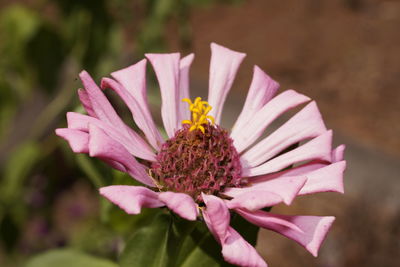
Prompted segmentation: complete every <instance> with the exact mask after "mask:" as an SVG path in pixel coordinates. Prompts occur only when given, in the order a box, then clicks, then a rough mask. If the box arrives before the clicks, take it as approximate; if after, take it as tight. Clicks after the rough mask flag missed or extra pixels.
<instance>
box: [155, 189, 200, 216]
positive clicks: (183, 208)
mask: <svg viewBox="0 0 400 267" xmlns="http://www.w3.org/2000/svg"><path fill="white" fill-rule="evenodd" d="M158 199H159V200H161V201H162V202H164V203H165V205H166V206H167V207H168V208H169V209H170V210H172V211H173V212H175V213H176V214H178V215H179V216H181V217H182V218H184V219H186V220H189V221H195V220H196V218H197V215H198V208H197V204H196V203H195V202H194V200H193V198H192V197H190V196H189V195H187V194H184V193H175V192H161V193H159V194H158Z"/></svg>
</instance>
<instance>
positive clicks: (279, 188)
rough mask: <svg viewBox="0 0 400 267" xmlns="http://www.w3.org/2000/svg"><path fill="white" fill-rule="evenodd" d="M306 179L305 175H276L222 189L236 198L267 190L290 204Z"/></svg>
mask: <svg viewBox="0 0 400 267" xmlns="http://www.w3.org/2000/svg"><path fill="white" fill-rule="evenodd" d="M306 181H307V178H306V177H305V176H295V177H278V178H275V179H270V180H264V181H262V182H258V183H252V184H251V185H250V186H248V187H242V188H237V187H235V188H228V189H227V190H225V191H224V194H225V195H227V196H229V197H233V198H236V197H241V195H243V194H248V193H253V194H254V195H255V194H256V193H257V192H260V191H268V192H271V193H274V194H276V195H278V196H279V197H280V198H281V199H282V200H283V202H284V203H285V204H286V205H290V204H291V203H292V201H293V200H294V198H295V197H296V196H297V194H298V193H299V191H300V190H301V188H302V187H303V186H304V184H305V183H306ZM266 206H268V205H266Z"/></svg>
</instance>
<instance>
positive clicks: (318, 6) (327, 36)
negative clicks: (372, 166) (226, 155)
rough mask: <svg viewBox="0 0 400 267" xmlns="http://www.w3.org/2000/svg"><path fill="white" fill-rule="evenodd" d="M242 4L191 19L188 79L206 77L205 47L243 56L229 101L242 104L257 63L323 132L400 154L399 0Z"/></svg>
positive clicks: (203, 12)
mask: <svg viewBox="0 0 400 267" xmlns="http://www.w3.org/2000/svg"><path fill="white" fill-rule="evenodd" d="M243 2H244V3H243V4H238V5H233V6H230V5H222V4H221V5H219V6H216V7H215V6H213V7H212V8H206V9H200V10H196V13H193V14H192V23H193V35H194V41H193V49H191V50H192V51H194V52H195V54H196V59H195V63H194V65H193V69H192V80H200V81H207V80H208V66H209V55H210V52H209V44H210V42H216V43H219V44H222V45H225V46H227V47H229V48H231V49H234V50H237V51H241V52H245V53H247V58H246V59H245V61H244V63H243V64H242V67H241V69H240V70H239V74H238V77H237V79H236V81H235V84H234V87H233V89H232V92H233V96H231V97H233V98H243V99H244V97H245V95H244V94H245V93H246V92H247V89H248V86H249V83H250V78H251V71H252V66H253V65H254V64H257V65H258V66H260V67H261V68H262V69H263V70H264V71H266V72H267V73H268V74H269V75H270V76H272V77H273V78H274V79H275V80H277V81H278V82H279V83H280V84H281V88H282V90H284V89H288V88H294V89H296V90H298V91H299V92H301V93H304V94H306V95H308V96H310V97H312V98H313V99H315V100H316V101H317V103H318V105H319V107H320V109H321V112H322V114H323V116H324V118H325V119H326V121H327V125H328V127H330V128H333V129H335V130H337V131H339V132H340V133H341V134H343V135H346V136H349V137H351V138H352V139H353V140H355V141H357V142H360V143H362V144H364V145H366V146H369V147H372V148H374V149H378V150H383V151H384V152H386V153H389V154H392V155H395V156H400V138H399V137H400V89H399V84H400V51H399V47H400V35H399V25H400V1H378V0H340V1H339V0H333V1H328V0H322V1H320V0H306V1H297V0H287V1H279V0H266V1H255V0H251V1H243ZM171 36H176V35H174V34H172V35H171ZM171 45H172V47H174V48H176V49H179V50H182V49H180V48H179V47H178V45H176V43H175V41H174V40H171Z"/></svg>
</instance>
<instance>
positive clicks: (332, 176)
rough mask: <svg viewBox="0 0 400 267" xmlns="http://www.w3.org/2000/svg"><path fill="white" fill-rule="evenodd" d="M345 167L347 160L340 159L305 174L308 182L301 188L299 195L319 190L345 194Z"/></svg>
mask: <svg viewBox="0 0 400 267" xmlns="http://www.w3.org/2000/svg"><path fill="white" fill-rule="evenodd" d="M345 169H346V161H339V162H336V163H333V164H330V165H328V166H325V167H323V168H319V169H317V170H315V171H312V172H309V173H307V174H305V175H306V176H307V182H306V184H305V185H304V186H303V188H302V189H301V190H300V192H299V195H305V194H312V193H319V192H337V193H342V194H343V193H344V188H343V173H344V170H345Z"/></svg>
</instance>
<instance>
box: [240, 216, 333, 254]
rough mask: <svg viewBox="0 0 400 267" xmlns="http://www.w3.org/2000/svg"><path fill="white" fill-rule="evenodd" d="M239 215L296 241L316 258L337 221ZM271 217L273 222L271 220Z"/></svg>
mask: <svg viewBox="0 0 400 267" xmlns="http://www.w3.org/2000/svg"><path fill="white" fill-rule="evenodd" d="M239 214H240V215H241V216H243V218H245V219H246V220H248V221H249V222H251V223H254V224H255V225H258V226H260V227H263V228H266V229H269V230H272V231H275V232H277V233H279V234H281V235H284V236H286V237H287V238H290V239H292V240H294V241H296V242H297V243H299V244H300V245H302V246H303V247H305V248H306V249H307V250H308V251H309V252H310V253H311V254H312V255H313V256H314V257H316V256H317V255H318V250H319V248H320V246H321V244H322V241H324V239H325V237H326V234H327V233H328V231H329V228H330V227H331V225H332V223H333V221H334V220H335V217H332V216H326V217H322V216H287V215H276V214H272V213H269V212H265V211H257V212H243V211H239ZM271 217H272V218H273V220H271ZM275 219H279V220H280V222H276V221H274V220H275ZM283 220H285V221H287V223H288V224H289V225H295V226H296V227H297V228H298V229H300V230H301V231H299V230H298V229H294V228H293V227H292V226H286V225H284V224H283V223H282V221H283Z"/></svg>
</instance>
